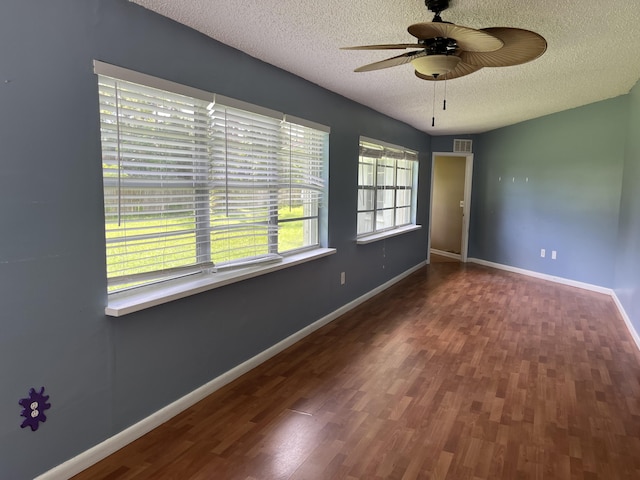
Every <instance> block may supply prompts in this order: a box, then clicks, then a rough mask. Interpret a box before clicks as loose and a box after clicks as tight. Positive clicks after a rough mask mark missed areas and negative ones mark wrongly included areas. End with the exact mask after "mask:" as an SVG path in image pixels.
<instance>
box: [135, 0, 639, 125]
mask: <svg viewBox="0 0 640 480" xmlns="http://www.w3.org/2000/svg"><path fill="white" fill-rule="evenodd" d="M132 1H133V2H134V3H137V4H140V5H142V6H144V7H146V8H148V9H150V10H153V11H155V12H157V13H160V14H162V15H164V16H167V17H169V18H172V19H174V20H176V21H178V22H180V23H183V24H185V25H187V26H189V27H192V28H194V29H196V30H199V31H200V32H202V33H204V34H206V35H208V36H210V37H212V38H214V39H216V40H219V41H220V42H222V43H226V44H227V45H230V46H232V47H234V48H237V49H238V50H241V51H243V52H245V53H247V54H249V55H251V56H253V57H256V58H259V59H261V60H263V61H265V62H267V63H270V64H272V65H275V66H277V67H280V68H282V69H284V70H287V71H289V72H292V73H294V74H296V75H298V76H300V77H303V78H305V79H307V80H310V81H311V82H313V83H316V84H318V85H320V86H322V87H324V88H327V89H329V90H332V91H334V92H337V93H339V94H341V95H343V96H345V97H347V98H350V99H353V100H355V101H357V102H359V103H361V104H364V105H367V106H369V107H371V108H373V109H374V110H377V111H379V112H382V113H384V114H386V115H388V116H390V117H393V118H396V119H398V120H401V121H403V122H405V123H408V124H410V125H413V126H414V127H416V128H418V129H420V130H422V131H425V132H428V133H430V134H432V135H444V134H458V133H480V132H485V131H488V130H493V129H495V128H499V127H502V126H506V125H511V124H514V123H518V122H521V121H523V120H527V119H531V118H535V117H540V116H543V115H547V114H550V113H554V112H558V111H561V110H566V109H569V108H574V107H578V106H581V105H586V104H588V103H593V102H596V101H599V100H604V99H607V98H612V97H616V96H618V95H623V94H626V93H628V92H629V90H630V89H631V88H632V87H633V85H634V84H635V83H636V82H637V80H638V79H639V78H640V27H639V25H640V1H639V0H610V1H608V2H603V1H601V0H598V1H596V0H561V1H558V0H536V1H532V0H451V6H450V8H449V9H448V10H446V11H445V12H443V13H442V18H443V20H445V21H449V22H453V23H455V24H457V25H463V26H466V27H471V28H486V27H518V28H524V29H528V30H533V31H535V32H537V33H539V34H541V35H542V36H543V37H545V38H546V40H547V42H548V49H547V52H546V53H545V54H544V55H543V56H542V57H540V58H538V59H537V60H534V61H533V62H530V63H526V64H524V65H518V66H512V67H502V68H484V69H482V70H480V71H478V72H476V73H473V74H471V75H468V76H465V77H462V78H458V79H455V80H450V81H448V82H447V86H446V88H447V110H446V111H443V110H442V96H443V94H444V82H438V83H437V86H436V89H437V90H436V95H437V98H438V100H437V103H436V112H435V116H436V125H435V127H432V126H431V117H432V109H433V95H434V92H433V88H434V82H428V81H424V80H420V79H418V78H417V77H416V76H415V75H414V74H413V69H412V67H411V65H410V64H407V65H402V66H398V67H393V68H389V69H385V70H379V71H373V72H365V73H354V72H353V69H354V68H356V67H359V66H361V65H364V64H366V63H371V62H375V61H377V60H382V59H384V58H387V57H391V56H395V55H398V54H400V53H403V52H404V50H387V51H347V50H340V47H345V46H353V45H367V44H379V43H406V42H412V41H413V40H414V38H413V37H412V36H411V35H409V34H408V33H407V27H408V26H409V25H410V24H412V23H418V22H428V21H431V19H432V18H433V14H432V13H431V12H429V11H428V10H427V8H426V7H425V5H424V1H423V0H401V1H398V0H375V1H374V0H358V1H349V2H346V1H344V0H325V1H319V0H313V1H312V0H298V1H291V0H259V1H256V0H132Z"/></svg>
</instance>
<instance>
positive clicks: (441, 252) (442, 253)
mask: <svg viewBox="0 0 640 480" xmlns="http://www.w3.org/2000/svg"><path fill="white" fill-rule="evenodd" d="M430 251H431V253H433V254H434V255H440V256H441V257H449V258H455V259H456V260H460V259H462V256H461V255H460V254H459V253H451V252H445V251H444V250H438V249H437V248H432V249H431V250H430Z"/></svg>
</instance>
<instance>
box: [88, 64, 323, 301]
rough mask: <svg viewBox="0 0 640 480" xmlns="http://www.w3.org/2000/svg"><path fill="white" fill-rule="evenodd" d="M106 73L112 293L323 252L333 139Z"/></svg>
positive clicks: (252, 111)
mask: <svg viewBox="0 0 640 480" xmlns="http://www.w3.org/2000/svg"><path fill="white" fill-rule="evenodd" d="M100 67H101V64H97V65H96V72H97V73H98V74H99V75H98V79H99V93H100V120H101V135H102V153H103V157H102V166H103V180H104V205H105V231H106V251H107V276H108V284H109V291H110V292H112V291H117V290H121V289H123V288H128V287H131V286H139V285H143V284H147V283H151V282H157V281H161V280H166V279H169V278H174V277H179V276H184V275H188V274H191V273H197V272H202V271H210V272H217V271H219V270H221V269H229V268H238V267H242V266H247V265H252V264H256V263H259V262H271V261H279V260H280V259H281V258H282V255H286V254H290V253H292V252H299V251H302V250H305V249H314V248H317V247H319V245H320V240H319V238H320V232H319V228H320V224H321V223H322V222H320V221H319V219H320V212H321V209H322V208H323V199H324V197H325V196H326V187H325V181H324V178H325V171H324V169H325V165H326V163H327V162H326V156H327V149H328V148H327V147H328V129H327V128H324V127H322V126H319V125H316V124H312V123H310V122H305V121H303V120H299V119H292V118H286V117H285V116H283V115H280V114H278V113H277V112H271V111H268V110H265V109H261V108H259V107H253V106H250V105H246V104H243V103H241V102H237V101H234V100H232V99H227V98H224V97H220V96H215V95H213V94H208V93H207V92H201V91H196V90H195V89H189V88H188V87H185V88H184V91H186V92H187V93H193V94H192V95H189V94H184V93H183V92H182V91H180V92H178V93H176V91H175V90H180V89H179V88H176V89H171V90H169V89H166V90H165V89H159V88H154V86H155V85H154V86H147V85H148V84H147V85H145V84H142V83H137V82H134V81H127V79H125V80H123V79H121V78H114V77H113V76H108V75H105V74H101V71H100ZM109 67H110V66H109ZM105 68H106V67H105ZM107 70H108V72H109V73H110V72H111V70H109V69H107ZM122 70H123V71H124V69H122ZM126 72H129V71H126ZM140 78H143V79H146V78H147V77H146V76H143V75H140ZM158 81H159V82H160V84H161V85H164V84H163V83H162V82H163V81H161V80H158ZM150 83H152V82H150ZM165 83H166V84H167V85H169V86H174V85H175V84H171V83H170V82H165Z"/></svg>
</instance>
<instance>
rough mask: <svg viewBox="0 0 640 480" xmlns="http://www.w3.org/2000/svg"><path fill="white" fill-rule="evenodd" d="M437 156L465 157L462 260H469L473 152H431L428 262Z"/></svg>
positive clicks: (428, 259)
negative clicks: (434, 172)
mask: <svg viewBox="0 0 640 480" xmlns="http://www.w3.org/2000/svg"><path fill="white" fill-rule="evenodd" d="M436 157H463V158H465V170H464V206H463V207H462V242H461V246H460V261H461V262H466V261H467V254H468V250H469V218H470V213H471V186H472V177H473V153H455V152H432V153H431V188H430V190H429V241H428V245H427V263H431V219H432V218H433V182H434V175H433V171H434V167H435V162H436Z"/></svg>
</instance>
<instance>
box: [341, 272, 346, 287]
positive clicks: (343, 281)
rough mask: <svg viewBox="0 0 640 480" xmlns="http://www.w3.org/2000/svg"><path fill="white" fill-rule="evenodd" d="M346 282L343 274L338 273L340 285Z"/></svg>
mask: <svg viewBox="0 0 640 480" xmlns="http://www.w3.org/2000/svg"><path fill="white" fill-rule="evenodd" d="M346 281H347V278H346V276H345V274H344V272H340V285H344V284H345V283H346Z"/></svg>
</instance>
